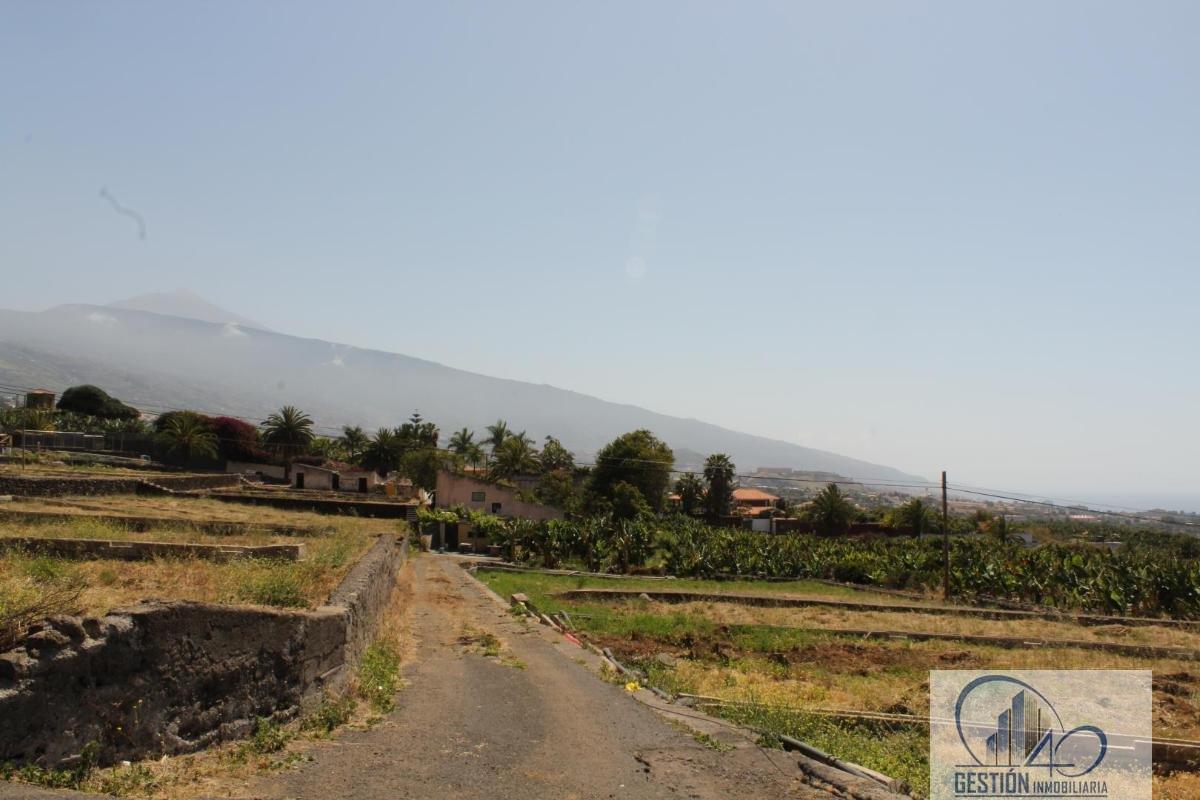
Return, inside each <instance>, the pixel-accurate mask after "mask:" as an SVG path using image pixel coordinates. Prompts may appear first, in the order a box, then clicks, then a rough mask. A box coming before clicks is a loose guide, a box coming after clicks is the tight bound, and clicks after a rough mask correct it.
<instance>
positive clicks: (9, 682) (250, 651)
mask: <svg viewBox="0 0 1200 800" xmlns="http://www.w3.org/2000/svg"><path fill="white" fill-rule="evenodd" d="M406 555H407V540H404V541H399V542H398V541H397V540H396V539H395V538H394V537H393V536H390V535H385V536H381V537H380V538H379V541H378V542H377V543H376V544H375V545H374V546H373V547H372V548H371V550H370V551H368V553H367V554H366V555H365V556H364V557H363V559H362V560H360V561H359V563H358V564H356V565H355V567H354V568H353V569H351V571H350V573H349V574H347V576H346V578H345V579H344V580H343V581H342V583H341V585H339V587H338V588H337V589H336V590H335V591H334V593H333V595H332V596H331V597H330V604H329V605H327V606H322V607H321V608H318V609H316V610H314V611H287V610H276V609H265V608H246V607H237V606H220V605H212V604H207V603H190V602H171V603H144V604H141V605H137V606H132V607H128V608H123V609H116V610H114V611H113V612H112V613H110V614H108V615H106V616H104V617H102V618H99V619H95V618H87V619H80V618H77V617H54V618H51V619H48V620H46V621H45V622H44V623H42V624H40V625H39V626H36V627H35V629H32V630H31V631H30V632H29V633H28V634H27V635H26V636H25V638H24V640H23V641H22V642H21V644H20V645H19V646H18V647H17V648H15V649H13V650H10V651H9V652H7V653H3V654H0V720H4V724H3V725H0V762H3V761H18V762H25V761H33V762H36V763H39V764H42V765H43V766H47V767H55V766H59V767H61V766H68V765H70V764H72V763H74V762H75V761H77V760H78V759H79V754H80V753H81V751H82V749H83V748H84V747H85V746H86V745H88V744H89V743H90V742H96V743H97V744H98V745H99V748H100V751H99V754H98V758H99V761H100V763H105V764H107V763H113V762H115V761H118V760H122V759H131V760H132V759H137V758H145V757H149V756H157V755H160V754H165V753H171V754H174V753H186V752H191V751H194V750H198V749H200V748H202V747H206V746H208V745H210V744H213V743H215V742H218V741H222V740H226V739H233V738H238V737H241V736H245V735H247V734H248V733H250V732H251V731H252V730H253V727H254V724H255V720H256V719H257V718H258V717H269V718H275V719H286V718H289V717H291V716H294V715H296V714H298V713H300V712H301V711H302V710H305V709H308V708H312V707H313V706H315V705H317V704H318V703H319V702H320V701H321V699H322V697H323V696H324V694H325V692H327V691H341V690H343V689H344V688H345V687H346V685H347V684H348V682H349V680H350V677H351V676H352V675H353V674H354V671H355V669H356V668H357V665H358V663H359V661H360V659H361V657H362V652H363V650H364V649H365V648H366V646H367V645H368V644H369V643H370V641H371V639H372V638H373V637H374V635H375V633H376V631H377V629H378V626H379V620H380V617H381V615H382V612H383V610H384V608H385V607H386V605H387V602H388V600H389V598H390V596H391V592H392V589H393V588H394V586H395V581H396V573H397V571H398V570H399V567H400V565H401V564H402V563H403V561H404V558H405V556H406Z"/></svg>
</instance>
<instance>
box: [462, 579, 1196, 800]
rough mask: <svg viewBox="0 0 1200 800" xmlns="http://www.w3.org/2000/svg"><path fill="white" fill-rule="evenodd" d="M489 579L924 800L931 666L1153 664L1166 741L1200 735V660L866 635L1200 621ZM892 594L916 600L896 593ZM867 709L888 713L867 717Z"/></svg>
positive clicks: (1181, 785)
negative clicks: (741, 599)
mask: <svg viewBox="0 0 1200 800" xmlns="http://www.w3.org/2000/svg"><path fill="white" fill-rule="evenodd" d="M478 575H479V577H480V578H481V579H482V580H484V581H485V582H486V583H487V584H488V585H489V586H491V587H492V588H493V589H494V590H495V591H496V592H497V593H499V594H500V595H501V596H503V597H508V596H509V595H511V594H512V593H514V592H524V593H525V594H526V595H528V596H529V597H530V599H531V600H532V601H533V602H534V603H535V604H536V605H537V607H538V609H539V610H542V611H546V612H552V611H555V610H560V609H561V610H566V611H567V613H568V614H569V615H570V617H571V620H572V621H573V622H574V623H575V626H576V627H577V628H578V629H579V630H580V631H582V632H584V633H585V634H586V635H587V637H588V638H589V640H590V641H592V642H593V643H595V644H597V645H599V646H601V647H610V648H612V651H613V652H614V654H615V655H616V656H617V657H618V658H620V659H621V660H623V661H625V662H627V663H629V664H632V665H634V666H636V667H638V668H640V669H642V670H643V671H645V672H646V673H647V674H648V676H649V679H650V682H651V683H652V684H654V685H655V686H658V687H660V688H662V689H665V690H667V691H668V692H671V693H673V694H679V693H683V694H691V695H700V696H704V697H708V698H719V699H720V700H722V701H726V702H725V703H723V704H719V703H715V702H711V701H706V700H701V701H697V702H698V703H699V704H700V706H701V707H702V708H704V710H706V711H709V712H710V713H715V714H718V715H720V716H724V717H726V718H729V719H731V720H735V721H737V722H742V723H746V724H751V725H754V726H757V727H759V728H762V729H764V730H766V731H769V732H773V733H776V734H788V735H792V736H795V737H797V738H799V739H802V740H804V741H807V742H809V743H811V744H813V745H815V746H817V747H819V748H821V749H824V750H826V751H827V752H831V753H833V754H834V755H836V756H838V757H841V758H843V759H846V760H848V761H852V762H857V763H860V764H862V765H864V766H867V767H870V768H872V769H875V770H878V771H880V772H883V773H885V774H888V775H891V776H892V777H896V778H900V779H902V780H904V781H905V782H907V783H908V785H909V786H910V787H912V789H913V791H914V793H915V794H916V795H917V796H922V795H924V794H925V793H926V792H927V789H928V762H927V752H928V738H927V737H928V731H927V728H926V727H925V726H924V724H922V723H919V722H916V721H913V720H907V719H905V718H906V717H923V716H925V715H927V714H928V703H929V698H928V678H929V671H930V670H931V669H981V668H1000V669H1054V668H1064V669H1071V668H1087V669H1152V670H1154V730H1155V736H1156V737H1165V738H1179V739H1192V740H1195V739H1200V662H1196V661H1192V660H1187V659H1185V658H1170V657H1144V656H1134V655H1126V654H1121V653H1116V652H1108V651H1103V650H1089V649H1084V648H1083V647H1075V646H1055V645H1053V644H1046V645H1043V646H1038V647H1029V646H1005V647H1000V646H993V645H991V644H977V643H966V642H963V641H961V640H955V639H954V638H949V639H942V638H939V639H936V640H930V641H914V640H910V639H890V638H884V639H880V638H871V637H867V636H864V635H862V633H861V632H864V631H872V632H876V631H889V632H904V631H909V632H912V633H929V634H941V635H943V636H950V637H954V636H980V635H988V636H1001V637H1014V638H1021V637H1025V638H1031V639H1038V640H1044V641H1048V642H1056V641H1063V640H1077V641H1083V642H1104V643H1112V644H1119V645H1134V644H1136V645H1147V646H1154V647H1174V648H1187V649H1189V650H1200V626H1198V627H1197V628H1195V629H1188V628H1184V629H1180V628H1176V627H1170V626H1167V625H1119V624H1112V625H1101V626H1086V625H1079V624H1076V623H1074V622H1070V621H1058V620H1055V621H1050V620H1040V619H1022V620H991V619H981V618H977V617H970V616H956V615H945V614H931V613H929V614H926V613H919V612H911V611H904V612H900V611H898V612H888V611H861V610H854V609H844V608H836V609H831V608H819V607H810V608H771V607H758V606H745V605H736V604H732V603H725V602H689V603H665V602H653V601H650V602H648V601H645V600H640V599H636V598H632V599H631V598H623V599H609V600H606V599H604V598H599V597H580V598H574V599H567V598H564V597H562V596H560V595H561V593H563V592H567V591H571V590H575V589H581V588H593V587H594V588H602V589H626V590H627V589H636V590H639V591H640V590H643V589H644V590H645V591H661V590H666V589H675V590H688V591H717V592H743V593H744V592H757V593H763V592H771V593H776V594H777V593H780V592H786V593H789V594H793V595H796V596H804V597H810V598H826V599H838V600H858V601H861V602H870V603H879V602H880V601H881V599H882V598H884V597H886V596H883V595H879V594H876V593H867V592H857V591H855V590H852V589H845V588H838V587H831V586H828V585H825V584H821V583H816V582H807V581H793V582H788V583H775V582H762V583H753V582H745V581H740V582H737V583H734V582H727V583H726V582H721V583H716V582H711V581H691V580H679V581H670V582H664V581H642V580H637V579H630V580H607V579H598V578H593V579H587V578H576V577H570V576H549V575H541V574H533V573H509V572H500V571H488V570H486V569H483V570H480V571H479V573H478ZM884 602H887V601H886V600H885V601H884ZM890 602H892V603H903V604H909V602H910V601H908V600H903V599H900V598H894V597H893V598H890ZM839 630H840V631H843V632H841V633H839ZM845 631H854V633H852V634H851V633H845ZM829 712H835V713H832V714H831V713H829ZM836 712H844V713H842V714H838V713H836ZM855 712H859V713H866V714H870V715H876V716H878V715H881V714H882V715H886V717H885V718H876V719H869V720H864V719H854V718H853V717H852V715H853V714H854V713H855ZM1198 791H1200V781H1197V780H1196V776H1195V775H1193V774H1190V773H1176V774H1173V775H1169V776H1166V775H1163V776H1158V777H1157V778H1156V794H1155V796H1156V797H1159V798H1168V799H1169V800H1182V798H1184V797H1189V798H1190V797H1196V796H1197V793H1198Z"/></svg>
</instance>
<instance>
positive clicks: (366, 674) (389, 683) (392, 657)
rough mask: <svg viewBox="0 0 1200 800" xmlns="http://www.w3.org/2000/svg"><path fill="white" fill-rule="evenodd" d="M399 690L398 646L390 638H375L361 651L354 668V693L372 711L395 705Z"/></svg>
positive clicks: (385, 709) (383, 709)
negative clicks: (355, 683) (356, 687)
mask: <svg viewBox="0 0 1200 800" xmlns="http://www.w3.org/2000/svg"><path fill="white" fill-rule="evenodd" d="M399 690H400V649H399V647H397V645H396V642H395V641H394V640H392V639H390V638H382V639H378V640H376V641H375V642H374V643H372V644H371V646H370V647H368V648H367V649H366V650H365V651H364V652H363V658H362V664H360V665H359V668H358V694H359V696H360V697H362V698H363V699H364V700H366V701H367V702H368V703H370V704H371V707H372V708H374V709H375V710H376V711H381V712H389V711H391V710H392V709H393V708H395V707H396V692H398V691H399Z"/></svg>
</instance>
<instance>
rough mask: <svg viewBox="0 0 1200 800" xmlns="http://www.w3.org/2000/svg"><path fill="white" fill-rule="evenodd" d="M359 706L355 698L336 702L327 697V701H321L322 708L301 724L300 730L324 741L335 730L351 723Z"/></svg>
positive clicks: (346, 698)
mask: <svg viewBox="0 0 1200 800" xmlns="http://www.w3.org/2000/svg"><path fill="white" fill-rule="evenodd" d="M357 705H358V704H357V703H356V702H355V701H354V698H353V697H343V698H341V699H340V700H334V699H333V698H331V697H329V696H328V695H326V697H325V699H324V700H322V701H321V705H320V707H318V708H317V710H316V711H314V712H313V713H311V714H309V715H308V716H307V717H305V718H304V720H303V721H302V722H301V723H300V730H302V731H304V732H305V733H308V734H310V735H312V736H315V737H316V738H318V739H323V738H325V737H327V736H329V734H331V733H333V731H334V729H335V728H338V727H341V726H342V725H345V724H346V723H347V722H349V721H350V717H351V715H352V714H353V713H354V709H355V708H356V707H357Z"/></svg>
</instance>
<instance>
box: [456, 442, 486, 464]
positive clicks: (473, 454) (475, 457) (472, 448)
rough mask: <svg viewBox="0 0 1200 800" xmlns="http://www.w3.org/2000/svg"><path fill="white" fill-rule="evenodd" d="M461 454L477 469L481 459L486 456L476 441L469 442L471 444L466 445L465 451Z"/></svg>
mask: <svg viewBox="0 0 1200 800" xmlns="http://www.w3.org/2000/svg"><path fill="white" fill-rule="evenodd" d="M462 455H463V458H464V459H466V460H467V462H468V463H470V465H471V466H472V467H475V468H476V469H478V468H479V465H480V464H481V463H482V462H483V460H484V459H486V458H487V456H486V455H485V454H484V452H483V448H482V447H480V446H479V443H478V442H471V444H469V445H468V446H467V450H466V452H465V453H463V454H462Z"/></svg>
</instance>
